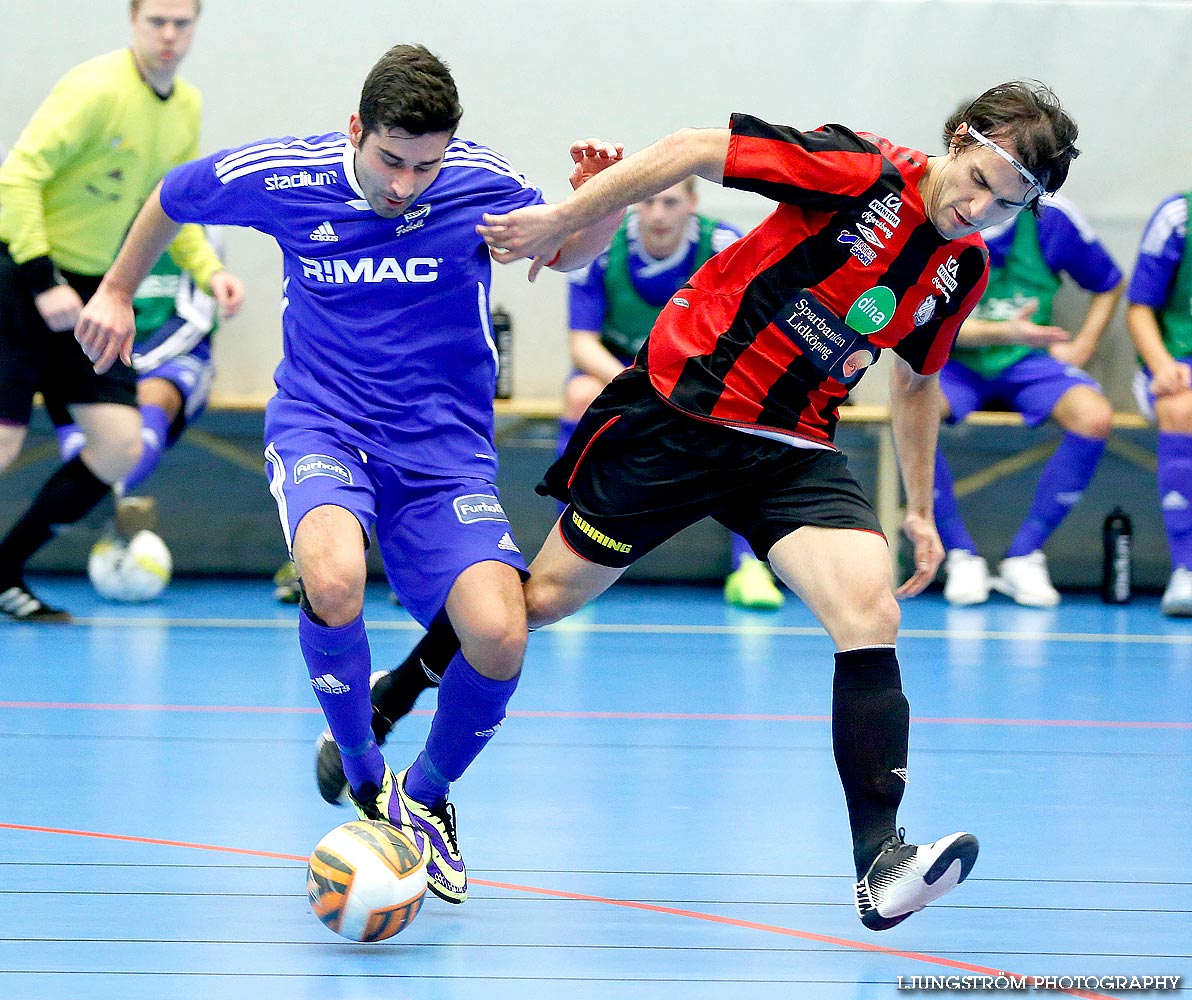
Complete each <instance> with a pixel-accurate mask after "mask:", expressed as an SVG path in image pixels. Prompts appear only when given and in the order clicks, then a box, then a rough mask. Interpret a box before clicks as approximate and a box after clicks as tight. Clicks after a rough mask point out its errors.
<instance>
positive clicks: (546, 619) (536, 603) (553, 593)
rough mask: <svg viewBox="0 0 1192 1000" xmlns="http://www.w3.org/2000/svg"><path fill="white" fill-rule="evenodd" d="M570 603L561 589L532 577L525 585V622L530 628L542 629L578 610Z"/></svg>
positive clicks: (542, 579)
mask: <svg viewBox="0 0 1192 1000" xmlns="http://www.w3.org/2000/svg"><path fill="white" fill-rule="evenodd" d="M572 603H573V602H572V601H570V600H568V594H567V591H566V590H565V589H564V588H563V587H560V586H558V585H556V584H552V583H550V582H549V581H548V580H546V579H544V578H541V579H540V578H539V577H537V576H532V577H530V579H529V581H528V582H527V583H526V621H527V623H528V624H529V626H530V628H542V627H543V626H544V625H551V624H553V623H554V622H557V621H559V620H560V619H562V618H566V617H567V616H568V615H569V614H571V613H572V612H574V611H576V610H578V609H577V608H575V607H572V606H571V605H572Z"/></svg>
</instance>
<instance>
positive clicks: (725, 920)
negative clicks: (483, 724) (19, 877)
mask: <svg viewBox="0 0 1192 1000" xmlns="http://www.w3.org/2000/svg"><path fill="white" fill-rule="evenodd" d="M0 830H16V831H20V832H23V833H52V834H59V835H61V836H66V837H88V838H93V839H97V840H115V841H124V842H126V843H131V844H152V845H157V846H162V847H185V848H190V849H193V850H200V851H217V852H219V853H221V854H238V855H243V856H246V857H253V858H277V859H281V860H285V861H306V860H307V859H306V858H304V857H302V856H301V855H297V854H279V853H276V852H274V851H254V850H249V849H247V848H243V847H224V846H219V845H215V844H193V843H187V842H186V841H182V840H160V839H158V838H155V837H133V836H128V835H125V834H118V833H99V832H96V831H93V830H63V829H58V828H57V827H50V826H26V825H24V824H21V823H0ZM471 881H472V883H473V884H474V885H484V886H489V887H490V888H494V889H508V890H510V891H513V892H525V893H530V894H533V895H538V896H550V897H552V898H554V899H573V900H578V901H581V902H587V903H603V904H605V905H608V906H619V907H623V908H625V909H629V910H645V911H647V912H649V913H662V914H667V915H669V916H675V917H684V918H686V919H689V920H703V921H706V922H708V923H713V924H725V925H727V926H729V927H740V928H743V929H745V930H754V931H762V932H763V933H766V934H780V935H782V936H784V937H793V938H799V939H801V940H804V941H815V942H818V943H820V944H830V945H833V946H835V947H838V948H852V949H853V950H855V951H867V952H875V953H877V954H880V955H891V956H893V957H895V958H907V959H911V960H912V961H915V962H925V963H927V964H929V965H942V966H945V967H947V968H950V969H959V970H961V971H964V972H970V973H975V974H977V975H982V976H994V977H1002V978H1007V979H1015V980H1023V979H1031V978H1032V977H1031V976H1030V975H1024V974H1023V973H1019V972H1008V971H1006V970H1004V969H990V968H988V967H986V966H983V965H973V964H971V963H969V962H958V961H956V960H955V959H951V958H942V957H940V956H938V955H927V954H924V953H922V952H917V951H899V950H898V949H897V948H888V947H886V946H885V945H880V944H870V943H869V942H866V941H852V940H850V939H848V938H838V937H831V936H829V935H827V934H816V933H814V932H812V931H800V930H795V929H794V928H791V927H779V926H777V925H775V924H761V923H756V922H755V921H752V920H739V919H737V918H735V917H722V916H719V915H717V914H715V913H701V912H700V911H699V910H681V909H676V908H675V907H671V906H658V905H657V904H654V903H642V902H637V901H635V900H630V899H612V898H610V897H608V896H589V895H587V894H586V893H580V892H565V891H564V890H562V889H544V888H540V887H538V886H532V885H518V884H516V883H513V882H493V881H489V880H487V879H472V880H471ZM1048 992H1052V993H1066V994H1068V995H1069V996H1074V997H1084V998H1086V1000H1114V998H1113V997H1110V996H1107V995H1105V994H1104V993H1094V992H1092V991H1090V990H1078V989H1055V990H1048Z"/></svg>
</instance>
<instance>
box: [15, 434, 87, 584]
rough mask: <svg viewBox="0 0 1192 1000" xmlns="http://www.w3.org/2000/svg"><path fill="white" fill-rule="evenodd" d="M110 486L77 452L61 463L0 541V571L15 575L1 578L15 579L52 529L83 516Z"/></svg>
mask: <svg viewBox="0 0 1192 1000" xmlns="http://www.w3.org/2000/svg"><path fill="white" fill-rule="evenodd" d="M109 490H110V487H109V486H108V484H107V483H105V482H104V481H103V480H102V479H99V478H97V477H96V475H95V473H93V472H92V471H91V470H90V469H88V468H87V466H86V465H85V464H84V463H83V460H82V458H80V457H78V456H76V457H75V458H72V459H71V460H70V461H69V462H67V463H66V464H65V465H63V466H60V467H59V469H58V471H57V472H55V473H54V474H53V475H52V476H50V478H49V479H47V480H46V482H45V484H44V485H43V486H42V488H41V489H40V490H39V491H38V493H37V496H35V497H34V498H33V502H32V503H31V504H30V505H29V507H28V509H27V510H26V511H25V513H24V514H23V515H22V517H21V519H20V520H19V521H17V523H16V524H14V525H13V526H12V530H10V531H9V533H8V534H7V535H5V537H4V540H3V541H0V575H3V576H4V577H15V578H16V579H4V580H0V582H3V583H7V584H11V583H15V582H17V579H19V578H20V576H21V573H22V572H23V571H24V568H25V563H27V562H28V561H29V559H30V557H31V556H32V555H33V553H35V552H36V551H37V550H38V549H40V548H41V547H42V546H43V545H45V544H46V542H48V541H49V540H50V539H51V538H53V537H54V529H55V528H56V527H59V526H61V525H66V524H74V523H75V522H76V521H78V520H80V519H81V518H83V517H85V516H86V515H87V514H89V513H90V512H91V511H92V510H93V509H94V508H95V506H96V505H97V504H98V503H99V502H100V501H101V500H102V499H103V498H104V497H105V496H107V494H108V492H109Z"/></svg>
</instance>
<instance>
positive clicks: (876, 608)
mask: <svg viewBox="0 0 1192 1000" xmlns="http://www.w3.org/2000/svg"><path fill="white" fill-rule="evenodd" d="M850 596H851V600H850V601H849V604H848V607H847V609H846V610H845V612H844V615H843V618H844V620H843V621H841V622H839V623H837V624H836V625H835V627H829V631H830V632H832V633H833V634H834V635H838V636H840V637H842V638H843V637H846V636H847V646H849V647H852V646H868V645H872V644H875V643H889V642H893V641H894V639H895V637H897V635H898V628H899V626H900V625H901V624H902V608H901V607H900V606H899V604H898V601H897V599H896V598H895V597H894V593H893V591H892V590H891V589H890V588H889V587H883V586H880V585H874V586H871V587H869V588H868V589H866V590H859V591H855V592H854V593H853V594H852V595H850ZM825 624H827V623H825Z"/></svg>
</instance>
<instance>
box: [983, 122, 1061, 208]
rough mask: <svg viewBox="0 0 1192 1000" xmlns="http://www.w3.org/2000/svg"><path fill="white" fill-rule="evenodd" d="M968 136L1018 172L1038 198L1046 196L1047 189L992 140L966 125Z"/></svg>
mask: <svg viewBox="0 0 1192 1000" xmlns="http://www.w3.org/2000/svg"><path fill="white" fill-rule="evenodd" d="M968 134H969V135H971V136H972V137H973V138H974V139H976V140H977V142H979V143H980V144H981V145H982V146H984V147H986V148H987V149H992V150H993V151H994V152H995V153H997V155H998V156H1000V157H1001V158H1002V159H1003V160H1005V161H1006V162H1007V163H1008V164H1010V166H1012V167H1013V168H1014V169H1015V170H1017V171H1018V173H1019V176H1021V177H1022V179H1023V180H1024V181H1026V182H1027V183H1028V184H1029V185H1030V186H1031V187H1033V188H1034V189H1035V191H1036V193H1037V194H1038V196H1039V197H1040V198H1042V197H1043V195H1045V194H1047V188H1045V187H1044V186H1043V185H1042V184H1040V183H1039V178H1038V177H1036V176H1035V175H1034V174H1032V173H1031V172H1030V171H1029V170H1027V168H1026V167H1024V166H1023V165H1022V164H1021V163H1019V162H1018V161H1017V160H1016V159H1014V157H1012V156H1011V155H1010V154H1009V153H1007V152H1006V151H1005V150H1004V149H1002V147H1001V146H999V145H998V144H997V143H996V142H994V141H993V140H992V139H988V138H986V137H985V136H983V135H982V134H981V133H980V132H978V131H977V130H976V129H975V128H973V126H972V124H971V123H968Z"/></svg>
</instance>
